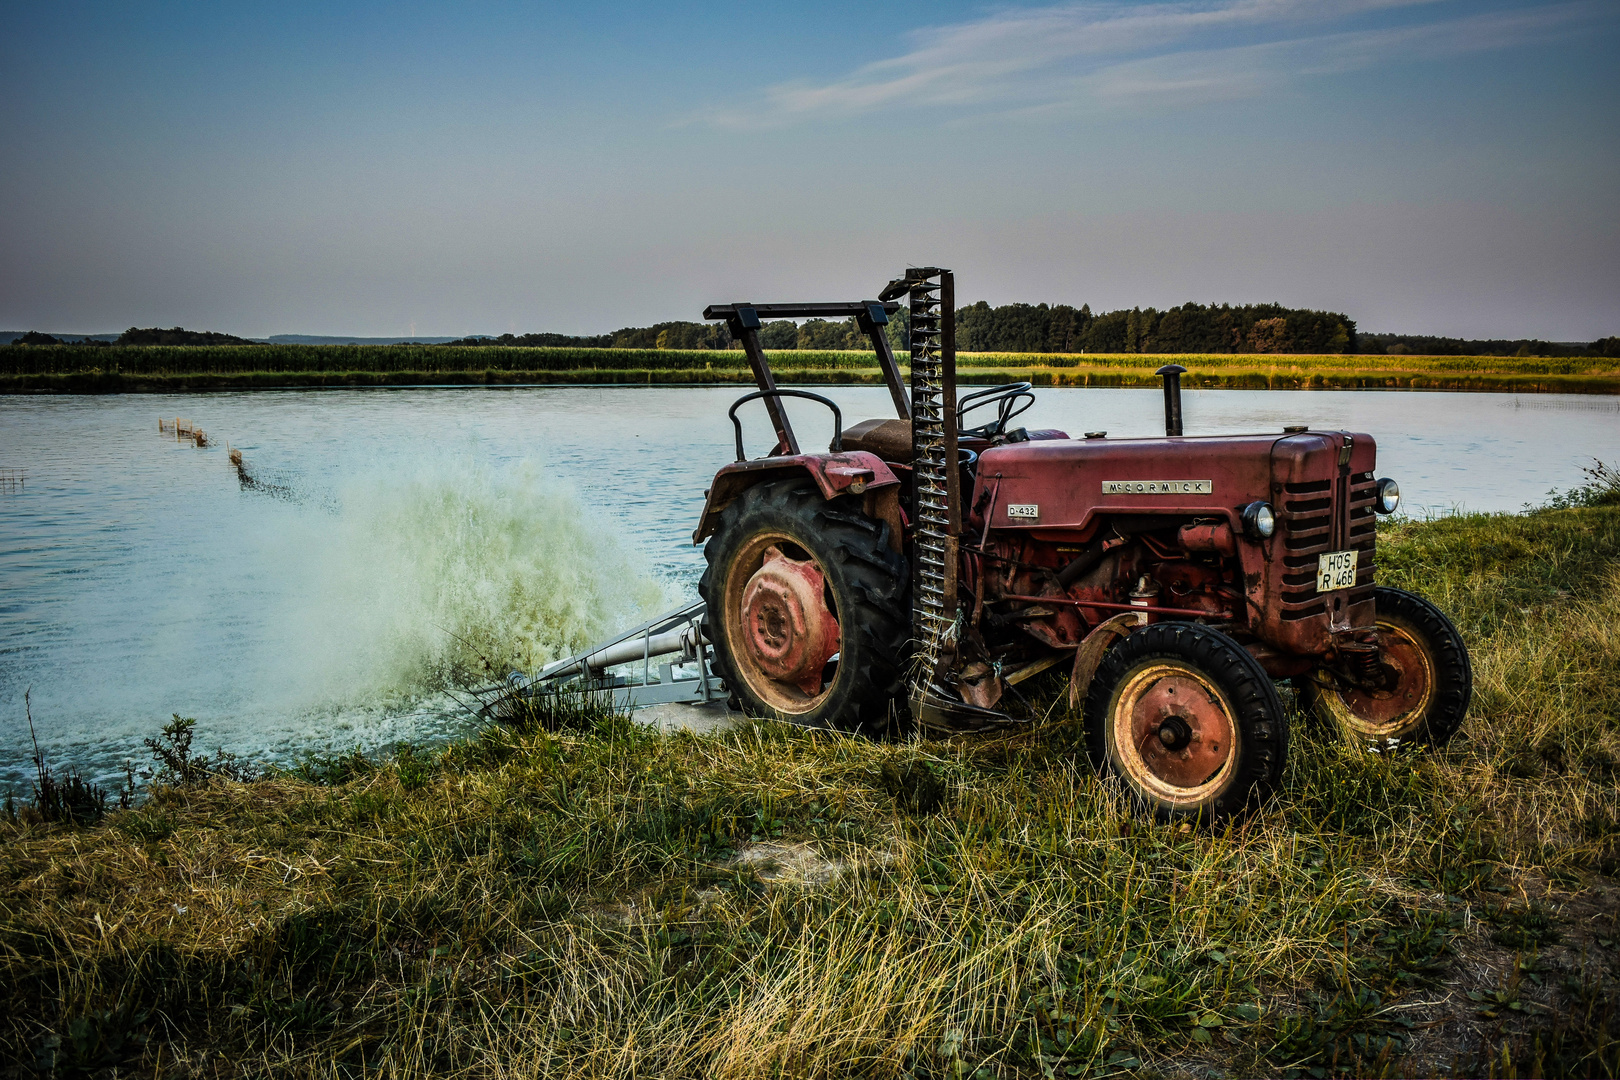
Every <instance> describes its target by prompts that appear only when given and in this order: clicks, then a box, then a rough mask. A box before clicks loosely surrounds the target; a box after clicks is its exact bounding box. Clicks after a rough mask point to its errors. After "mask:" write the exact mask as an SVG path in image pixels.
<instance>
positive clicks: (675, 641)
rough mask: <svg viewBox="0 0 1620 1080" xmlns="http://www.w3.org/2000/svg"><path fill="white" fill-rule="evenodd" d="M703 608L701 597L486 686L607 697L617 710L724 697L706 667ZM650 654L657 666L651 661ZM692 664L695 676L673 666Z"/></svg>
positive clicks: (515, 693)
mask: <svg viewBox="0 0 1620 1080" xmlns="http://www.w3.org/2000/svg"><path fill="white" fill-rule="evenodd" d="M706 611H707V607H706V605H705V604H704V603H703V601H702V600H697V601H694V602H692V603H690V604H687V605H685V606H684V607H678V608H675V609H674V610H672V611H666V612H664V614H662V615H660V616H658V617H657V618H656V619H652V620H650V621H648V622H645V623H642V624H641V625H640V626H637V627H633V628H632V629H629V630H626V631H624V632H623V633H621V634H617V635H615V636H614V637H611V638H609V639H608V640H606V641H603V642H600V643H598V644H596V645H593V646H592V647H591V648H589V649H586V650H585V651H584V652H581V653H576V654H575V655H573V656H570V657H566V658H564V659H562V660H557V661H554V662H552V663H550V664H547V665H546V666H545V667H543V668H541V669H540V670H539V671H538V672H536V673H534V674H533V675H532V676H531V675H528V674H525V673H524V672H521V671H514V672H512V673H511V674H510V675H508V676H507V677H506V682H505V684H503V685H502V686H500V687H498V688H491V689H499V690H500V691H501V695H502V698H504V699H511V698H524V699H530V700H533V699H535V698H539V697H544V696H548V695H558V696H561V695H569V694H586V695H595V694H602V695H611V697H612V705H613V707H614V708H616V709H641V708H645V707H647V706H649V705H663V704H668V703H670V702H682V703H688V704H700V705H702V704H709V703H711V702H714V701H724V700H725V699H726V696H727V690H726V684H725V683H724V682H723V681H722V680H721V679H720V678H719V676H717V675H715V674H714V671H713V669H712V667H711V666H710V657H709V650H708V645H709V642H708V639H707V638H705V637H704V636H703V616H704V613H705V612H706ZM655 657H657V658H658V659H659V663H658V664H654V663H653V659H654V658H655ZM636 661H640V664H639V665H637V664H636ZM692 663H695V664H696V665H697V675H696V677H687V678H681V677H677V676H676V674H675V669H676V667H678V666H681V665H685V664H692ZM616 667H628V671H627V672H626V673H622V674H612V673H609V671H608V669H609V668H616Z"/></svg>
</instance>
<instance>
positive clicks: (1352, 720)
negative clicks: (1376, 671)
mask: <svg viewBox="0 0 1620 1080" xmlns="http://www.w3.org/2000/svg"><path fill="white" fill-rule="evenodd" d="M1373 603H1374V606H1375V607H1376V608H1377V611H1378V638H1379V645H1380V649H1379V653H1380V664H1379V667H1380V670H1381V674H1382V681H1381V682H1380V683H1379V684H1378V685H1371V686H1353V685H1350V684H1349V683H1346V682H1344V681H1342V680H1340V679H1338V678H1337V677H1335V676H1334V675H1333V673H1332V672H1330V671H1327V670H1325V669H1319V670H1317V671H1313V672H1312V673H1310V674H1309V675H1307V676H1305V677H1303V678H1300V679H1297V680H1296V681H1295V684H1296V685H1297V686H1298V687H1299V691H1300V698H1301V701H1302V704H1304V705H1305V706H1306V707H1307V708H1309V709H1310V710H1311V711H1312V712H1314V713H1315V714H1316V716H1317V718H1318V719H1320V720H1321V721H1323V722H1324V723H1326V724H1328V725H1330V726H1332V727H1333V728H1335V729H1336V730H1338V731H1340V732H1342V733H1343V734H1344V735H1345V736H1346V737H1347V738H1349V739H1350V740H1352V741H1353V742H1357V743H1360V744H1362V745H1364V746H1372V747H1378V748H1387V747H1393V746H1397V745H1400V744H1404V743H1424V744H1428V745H1430V746H1443V745H1444V744H1445V742H1446V740H1448V739H1450V738H1451V736H1452V735H1453V734H1455V733H1456V731H1457V728H1458V727H1460V726H1461V725H1462V722H1463V717H1464V716H1466V715H1467V714H1468V702H1469V699H1470V698H1471V697H1472V696H1473V692H1474V673H1473V669H1472V667H1471V666H1470V665H1469V662H1468V647H1467V646H1466V645H1464V644H1463V640H1462V635H1461V634H1459V633H1457V628H1456V627H1455V626H1453V625H1452V623H1451V620H1450V619H1448V618H1446V616H1445V614H1444V613H1443V612H1442V611H1441V610H1440V609H1439V608H1437V607H1435V606H1434V605H1433V604H1431V603H1429V601H1427V600H1425V599H1424V598H1423V597H1421V596H1418V595H1417V594H1416V593H1409V592H1406V591H1405V590H1402V589H1391V588H1386V587H1384V586H1379V588H1378V589H1377V590H1376V591H1375V592H1374V594H1373Z"/></svg>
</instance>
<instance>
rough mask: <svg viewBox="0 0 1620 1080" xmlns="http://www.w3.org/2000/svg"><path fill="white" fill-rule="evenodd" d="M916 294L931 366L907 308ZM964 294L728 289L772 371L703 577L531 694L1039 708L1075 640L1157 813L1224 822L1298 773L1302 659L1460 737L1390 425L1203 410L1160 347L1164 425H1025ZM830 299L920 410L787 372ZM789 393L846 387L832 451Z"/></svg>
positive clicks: (877, 720)
mask: <svg viewBox="0 0 1620 1080" xmlns="http://www.w3.org/2000/svg"><path fill="white" fill-rule="evenodd" d="M901 297H905V298H906V299H907V302H908V307H909V311H908V329H909V335H910V343H911V373H910V383H909V386H908V385H907V383H906V381H905V380H904V378H903V376H902V374H901V370H900V367H899V365H898V363H897V362H896V360H895V357H894V353H893V351H892V349H891V348H890V345H889V342H888V339H887V337H886V336H885V327H886V326H887V324H888V322H889V320H890V318H891V317H892V316H894V315H895V314H896V313H897V312H898V311H899V308H900V304H899V303H898V301H899V299H900V298H901ZM955 304H956V298H955V282H954V277H953V275H952V274H951V272H950V271H948V270H942V269H939V268H935V267H925V268H919V269H913V270H911V271H909V272H908V273H907V274H906V275H905V276H904V277H902V278H900V279H898V280H896V281H893V282H891V283H890V284H889V285H888V286H887V287H886V288H885V289H884V290H883V291H882V293H880V294H879V296H878V298H877V300H875V301H858V302H853V303H837V304H721V305H714V306H711V307H709V308H707V309H705V311H704V317H705V318H708V319H724V320H726V322H727V323H728V325H729V327H730V330H731V334H732V337H733V338H734V339H736V340H738V341H740V342H741V343H742V346H743V349H744V351H745V352H746V353H747V356H748V360H749V364H750V366H751V367H752V368H753V372H754V376H755V378H756V380H757V382H758V384H759V389H758V390H757V391H755V392H754V393H751V394H746V395H744V396H743V397H741V398H739V399H738V400H737V402H736V403H735V404H733V405H732V407H731V410H730V414H729V415H730V418H731V421H732V424H733V426H734V428H735V433H736V449H737V460H736V461H735V462H733V463H732V464H729V465H727V466H725V467H724V468H722V469H721V470H720V471H719V473H717V474H716V476H715V478H714V482H713V484H712V485H711V486H710V488H709V490H708V491H707V492H706V493H705V494H706V497H707V501H706V503H705V505H704V508H703V514H702V517H701V518H700V520H699V522H698V527H697V531H696V533H695V534H694V535H693V542H694V543H699V544H704V545H705V547H704V555H705V558H706V559H707V563H708V566H707V569H706V570H705V572H704V574H703V578H702V580H701V582H700V583H699V585H698V591H699V593H700V594H701V596H702V599H701V601H700V602H697V603H693V604H690V605H688V606H686V607H684V608H681V609H679V610H677V611H674V612H670V613H668V614H667V615H665V616H663V617H661V618H660V619H656V620H654V621H653V622H650V623H647V624H645V625H644V626H641V627H637V628H635V629H633V630H630V631H628V632H626V633H624V634H621V635H619V636H618V637H616V638H614V639H612V640H610V641H608V642H604V643H602V644H601V645H598V646H596V647H595V648H593V649H591V650H589V651H588V652H586V653H582V654H580V655H578V656H575V657H570V658H568V659H566V660H560V661H558V662H556V663H554V664H551V665H549V666H548V667H546V668H545V669H543V670H542V671H540V672H538V673H537V674H536V675H534V676H533V677H532V678H531V677H526V676H523V675H520V674H517V673H514V674H513V676H512V677H511V679H510V680H509V683H508V685H507V687H506V688H505V690H504V692H505V693H506V694H508V695H514V694H524V695H529V696H534V695H537V694H541V693H548V692H556V691H558V690H561V689H564V688H565V687H566V688H571V689H583V690H586V691H593V692H595V691H600V692H605V693H611V694H612V695H613V696H612V699H611V700H612V701H613V703H614V704H615V705H617V706H619V707H625V708H635V707H638V706H640V705H647V704H653V703H656V702H667V701H712V700H714V699H716V698H721V699H724V698H725V697H726V696H728V695H729V696H730V697H732V698H733V699H734V701H735V702H736V703H737V704H738V705H740V707H741V708H742V709H743V710H744V711H745V712H747V713H748V714H749V715H753V716H773V717H779V718H781V719H784V720H788V721H791V722H794V723H798V724H803V725H810V726H825V727H838V728H845V729H854V730H862V731H867V732H872V733H883V732H886V731H890V730H892V729H894V728H896V727H897V725H900V724H901V723H903V722H906V721H908V720H909V721H911V722H915V723H916V724H918V725H921V726H922V727H923V728H925V729H928V730H930V731H932V732H935V733H944V734H951V733H959V732H978V731H992V730H997V729H1004V728H1007V727H1012V726H1016V725H1020V724H1026V723H1028V722H1030V721H1031V720H1032V719H1034V718H1035V717H1036V715H1037V709H1036V707H1035V706H1034V705H1033V704H1032V703H1031V702H1030V701H1028V700H1027V699H1026V698H1025V697H1024V695H1023V693H1021V692H1020V690H1019V686H1020V684H1022V683H1024V682H1025V681H1026V680H1028V679H1030V678H1031V677H1033V676H1035V675H1038V674H1040V673H1042V672H1044V671H1047V670H1049V669H1051V668H1054V667H1058V666H1060V665H1061V666H1063V667H1066V668H1067V670H1068V672H1069V703H1070V706H1071V707H1072V708H1075V709H1078V710H1080V711H1081V713H1082V715H1083V717H1084V723H1085V731H1086V741H1087V745H1088V749H1089V752H1090V756H1091V759H1092V762H1093V764H1094V765H1095V766H1096V768H1097V769H1098V770H1099V771H1100V772H1101V773H1102V774H1103V775H1104V776H1106V777H1111V778H1116V779H1117V780H1118V781H1119V782H1120V784H1121V786H1122V787H1123V789H1124V791H1125V792H1126V793H1127V795H1128V796H1129V797H1130V798H1131V800H1132V801H1133V802H1134V804H1135V805H1136V806H1137V808H1138V809H1139V810H1140V811H1143V812H1145V813H1149V814H1151V815H1153V816H1155V817H1158V818H1160V819H1172V818H1182V817H1189V818H1199V819H1202V820H1204V821H1207V822H1214V821H1219V820H1220V819H1223V818H1226V817H1228V816H1230V815H1233V814H1236V813H1240V812H1242V811H1244V810H1246V809H1247V808H1250V807H1252V806H1254V805H1256V804H1257V803H1258V802H1259V801H1261V800H1262V799H1263V798H1264V797H1265V796H1266V794H1267V793H1268V792H1270V791H1271V790H1272V789H1273V788H1275V787H1276V785H1277V783H1278V781H1279V780H1280V778H1281V776H1282V772H1283V763H1284V758H1285V755H1286V754H1287V751H1288V717H1287V714H1286V713H1285V712H1284V710H1283V706H1282V703H1281V701H1280V699H1279V698H1278V694H1277V689H1276V687H1275V685H1274V684H1273V680H1274V679H1291V680H1293V683H1294V686H1295V687H1296V688H1297V690H1298V692H1299V695H1300V697H1301V698H1302V699H1303V702H1304V704H1305V705H1307V706H1308V707H1309V708H1311V709H1312V710H1314V711H1315V712H1316V713H1317V714H1319V715H1320V716H1321V717H1323V718H1324V719H1325V720H1327V721H1329V722H1330V723H1331V724H1332V725H1334V726H1335V727H1336V728H1338V729H1339V730H1341V731H1344V732H1346V733H1348V734H1350V735H1351V736H1352V737H1354V738H1356V739H1359V740H1361V741H1363V742H1365V743H1367V744H1376V745H1378V746H1380V747H1389V746H1393V745H1395V744H1398V743H1408V742H1411V743H1428V744H1433V745H1438V744H1441V743H1444V742H1445V741H1446V740H1447V739H1449V738H1450V737H1451V735H1452V734H1453V733H1454V732H1455V731H1456V730H1457V727H1458V725H1459V724H1461V722H1462V719H1463V716H1464V715H1465V714H1466V712H1467V710H1468V702H1469V696H1470V694H1471V691H1472V675H1471V672H1470V668H1469V662H1468V652H1467V649H1466V648H1465V647H1464V645H1463V642H1462V639H1461V637H1460V636H1459V635H1458V633H1457V630H1456V628H1455V627H1454V626H1453V625H1452V624H1451V622H1450V620H1448V619H1447V618H1446V616H1445V615H1444V614H1443V613H1442V612H1441V611H1440V610H1439V609H1438V608H1436V607H1435V606H1434V605H1433V604H1431V603H1429V602H1428V601H1427V600H1425V599H1423V598H1422V597H1420V596H1416V595H1413V594H1412V593H1409V592H1404V591H1402V590H1400V589H1392V588H1387V587H1384V586H1380V585H1378V584H1376V571H1377V563H1376V554H1377V524H1376V517H1375V515H1378V514H1389V513H1392V512H1394V510H1395V508H1396V506H1397V505H1398V503H1399V500H1400V491H1399V488H1398V487H1397V485H1396V484H1395V482H1394V481H1393V480H1388V479H1379V478H1377V476H1376V471H1375V459H1376V453H1377V448H1376V446H1375V445H1374V442H1373V440H1372V437H1371V436H1369V435H1364V434H1360V433H1352V432H1348V431H1316V430H1311V429H1309V428H1307V427H1305V426H1298V427H1288V428H1284V429H1283V430H1282V431H1281V432H1277V433H1273V434H1265V435H1240V436H1185V435H1183V434H1182V430H1181V396H1180V394H1181V391H1180V382H1179V379H1180V375H1181V373H1182V372H1183V371H1184V370H1185V369H1183V368H1181V367H1179V366H1177V365H1174V364H1171V365H1166V366H1165V367H1163V368H1160V369H1159V374H1160V375H1162V376H1163V377H1164V400H1165V436H1164V437H1163V438H1145V439H1142V438H1133V439H1118V438H1116V439H1110V438H1108V435H1107V432H1105V431H1090V432H1086V433H1085V434H1084V437H1083V438H1079V439H1076V438H1071V437H1070V436H1069V435H1068V434H1066V433H1064V432H1062V431H1029V430H1026V429H1025V428H1022V427H1014V426H1013V421H1014V419H1015V418H1017V417H1018V416H1019V415H1020V414H1021V413H1023V412H1024V411H1025V410H1027V409H1028V408H1029V406H1030V405H1031V404H1032V403H1033V401H1034V395H1033V391H1032V389H1031V385H1030V384H1029V383H1027V382H1019V383H1010V384H1007V385H1003V386H993V387H986V388H983V389H975V390H973V391H972V392H970V393H967V394H964V395H962V396H960V397H958V395H957V388H956V348H955V328H954V312H955ZM810 317H821V318H827V317H832V318H849V317H853V318H854V319H855V321H856V324H857V325H858V326H859V328H860V329H861V330H862V331H863V332H864V333H866V335H867V336H868V337H869V338H870V339H871V342H872V346H873V348H874V349H875V350H876V353H877V358H878V363H879V365H880V366H881V368H882V370H883V374H884V379H885V382H886V383H887V385H888V388H889V392H890V394H891V396H892V397H893V400H894V409H895V415H894V416H893V417H890V418H884V419H875V420H865V421H862V422H861V423H857V424H854V425H852V426H850V427H848V428H845V427H844V426H843V417H842V415H841V413H840V412H839V409H838V406H837V405H835V404H834V403H833V402H832V401H829V400H828V399H827V398H825V397H822V396H820V395H817V394H813V393H809V392H807V391H804V390H793V389H780V388H778V387H777V386H776V382H775V379H774V378H773V376H772V373H771V370H770V366H769V364H768V363H767V361H766V358H765V353H764V351H763V350H762V349H761V347H760V340H759V329H760V323H761V320H762V319H766V318H776V319H798V318H810ZM786 397H793V398H806V399H809V400H812V401H816V402H820V403H821V404H823V405H825V406H827V407H828V408H829V409H831V410H832V414H833V429H834V430H833V437H832V442H831V445H830V446H829V447H828V449H827V451H826V452H824V453H823V452H820V451H816V450H808V451H807V450H805V449H804V448H802V447H801V446H800V443H799V440H798V436H797V435H796V434H795V432H794V430H793V428H792V426H791V425H790V423H789V420H788V416H787V413H786V411H785V410H784V409H783V407H782V399H783V398H786ZM755 400H758V401H760V402H761V403H762V404H763V405H764V407H765V410H766V411H767V412H768V414H769V416H770V420H771V424H772V426H773V428H774V430H775V434H776V443H775V446H774V447H773V448H772V450H771V452H770V453H768V454H766V455H765V456H764V457H759V458H752V459H750V458H748V456H747V454H746V453H745V451H744V449H743V432H742V421H741V420H740V419H739V418H738V415H737V410H738V408H739V407H740V406H742V405H744V404H745V403H748V402H750V401H755ZM676 651H679V652H680V653H681V654H682V656H681V658H680V659H681V661H685V662H687V663H689V664H690V663H695V665H696V670H697V677H696V678H684V679H683V678H681V677H679V675H680V670H681V665H680V662H679V661H677V662H676V663H660V665H659V667H658V671H657V674H656V675H655V674H654V668H653V663H652V658H653V657H654V656H662V655H665V654H668V653H671V652H676ZM627 667H628V668H629V669H630V674H629V675H625V674H613V673H612V672H611V671H610V670H609V669H615V670H618V671H620V672H623V671H624V670H625V669H626V668H627ZM636 668H639V669H640V672H639V675H638V674H637V673H636V671H635V669H636ZM570 679H571V680H573V681H572V682H568V681H565V680H570Z"/></svg>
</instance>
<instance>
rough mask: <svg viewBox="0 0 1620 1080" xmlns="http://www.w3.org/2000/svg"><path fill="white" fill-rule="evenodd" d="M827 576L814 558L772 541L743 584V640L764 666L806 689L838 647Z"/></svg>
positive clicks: (813, 686)
mask: <svg viewBox="0 0 1620 1080" xmlns="http://www.w3.org/2000/svg"><path fill="white" fill-rule="evenodd" d="M825 589H826V579H825V578H824V577H823V576H822V573H821V571H820V569H819V568H817V566H816V564H815V562H814V560H809V559H793V558H789V557H788V556H786V555H784V554H783V553H782V550H781V549H780V548H779V547H777V546H775V545H772V546H771V547H769V548H767V549H766V550H765V558H764V562H763V563H762V564H761V566H760V568H759V569H758V570H756V571H755V572H754V575H753V577H751V578H750V579H749V580H748V585H747V587H746V588H745V589H744V590H743V598H742V623H743V627H742V629H743V641H744V643H745V645H746V647H747V650H748V655H749V657H750V658H751V659H752V660H753V662H754V664H755V665H756V666H757V667H758V668H759V670H760V671H762V672H764V673H765V674H766V675H767V676H769V677H770V678H772V679H776V680H778V681H780V682H786V683H792V684H793V685H795V686H797V687H798V688H799V689H800V690H802V691H804V693H806V694H808V695H812V696H813V695H815V694H818V693H820V692H821V673H822V669H823V668H825V667H826V666H827V661H828V660H830V659H831V658H832V656H833V654H834V653H836V652H837V651H838V620H837V619H836V618H835V617H834V616H833V613H832V612H831V611H829V610H828V609H827V603H826V600H825V599H824V596H825Z"/></svg>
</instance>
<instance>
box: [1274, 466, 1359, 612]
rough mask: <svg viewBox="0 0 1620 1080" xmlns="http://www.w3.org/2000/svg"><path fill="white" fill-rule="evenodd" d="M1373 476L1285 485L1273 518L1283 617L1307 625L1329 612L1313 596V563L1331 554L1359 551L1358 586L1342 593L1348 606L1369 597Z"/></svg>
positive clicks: (1323, 600)
mask: <svg viewBox="0 0 1620 1080" xmlns="http://www.w3.org/2000/svg"><path fill="white" fill-rule="evenodd" d="M1377 493H1378V482H1377V481H1376V480H1374V479H1373V475H1372V473H1352V474H1350V475H1349V476H1346V477H1344V478H1342V479H1341V478H1340V477H1338V476H1333V477H1329V478H1326V479H1322V480H1307V481H1301V482H1298V483H1293V484H1284V485H1283V498H1282V506H1281V507H1280V512H1279V513H1278V515H1277V518H1278V521H1279V523H1280V529H1281V532H1282V549H1283V554H1282V563H1283V574H1282V595H1281V597H1280V600H1281V606H1282V617H1283V618H1284V619H1286V620H1296V619H1308V618H1311V617H1313V616H1317V615H1322V614H1324V613H1325V612H1326V611H1327V600H1326V598H1325V597H1323V596H1322V595H1321V594H1320V593H1318V592H1317V591H1316V566H1317V558H1318V557H1319V556H1321V555H1323V554H1324V553H1326V552H1329V551H1349V550H1354V551H1358V552H1360V553H1361V554H1360V555H1359V556H1357V558H1356V584H1355V585H1354V586H1353V587H1351V588H1350V589H1348V590H1346V597H1345V599H1346V601H1347V602H1348V603H1350V604H1352V605H1354V604H1357V603H1360V602H1361V601H1362V600H1364V599H1367V598H1369V597H1370V596H1371V595H1372V590H1373V579H1374V577H1375V576H1376V573H1377V568H1376V565H1375V562H1374V558H1375V555H1376V548H1377V528H1378V527H1377V518H1376V516H1375V515H1374V512H1373V499H1374V498H1375V497H1376V496H1377Z"/></svg>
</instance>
